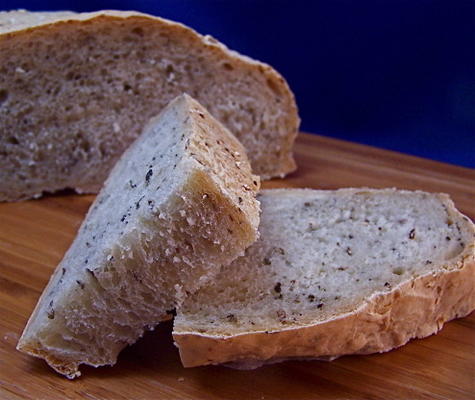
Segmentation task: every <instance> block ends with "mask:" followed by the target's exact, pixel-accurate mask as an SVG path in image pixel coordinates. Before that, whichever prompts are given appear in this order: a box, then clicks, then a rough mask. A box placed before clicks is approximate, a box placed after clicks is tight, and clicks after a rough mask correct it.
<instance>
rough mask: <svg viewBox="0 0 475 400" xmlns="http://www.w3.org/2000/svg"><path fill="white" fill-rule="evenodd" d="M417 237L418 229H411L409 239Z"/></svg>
mask: <svg viewBox="0 0 475 400" xmlns="http://www.w3.org/2000/svg"><path fill="white" fill-rule="evenodd" d="M415 237H416V230H415V229H411V231H410V232H409V239H414V238H415Z"/></svg>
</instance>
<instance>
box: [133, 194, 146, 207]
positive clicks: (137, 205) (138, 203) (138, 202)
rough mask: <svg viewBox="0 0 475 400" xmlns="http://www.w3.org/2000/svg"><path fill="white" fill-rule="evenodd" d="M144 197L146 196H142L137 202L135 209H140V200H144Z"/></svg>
mask: <svg viewBox="0 0 475 400" xmlns="http://www.w3.org/2000/svg"><path fill="white" fill-rule="evenodd" d="M144 197H145V195H144V196H142V197H141V198H140V199H139V200H138V201H137V202H136V203H135V209H136V210H138V209H139V208H140V202H141V201H142V199H143V198H144Z"/></svg>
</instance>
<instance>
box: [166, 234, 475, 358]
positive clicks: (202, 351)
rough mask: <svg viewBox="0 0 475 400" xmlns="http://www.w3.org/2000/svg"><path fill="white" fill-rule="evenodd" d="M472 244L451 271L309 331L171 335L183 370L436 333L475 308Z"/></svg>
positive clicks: (364, 347) (381, 347)
mask: <svg viewBox="0 0 475 400" xmlns="http://www.w3.org/2000/svg"><path fill="white" fill-rule="evenodd" d="M474 283H475V244H473V243H472V244H470V245H469V246H468V247H467V249H466V251H464V253H463V254H462V255H461V256H460V257H459V258H458V260H457V261H456V262H455V263H454V265H451V266H448V267H447V269H444V270H443V271H441V272H439V273H437V274H433V273H431V274H427V275H424V276H420V277H417V278H415V279H412V280H410V281H406V282H403V283H401V284H400V285H399V286H397V287H395V288H394V289H393V290H392V291H391V292H389V293H384V294H383V293H378V294H375V295H374V296H372V297H371V298H370V299H368V301H367V302H366V303H365V304H363V305H362V306H360V307H359V308H358V309H357V310H355V311H353V312H350V313H346V314H344V315H341V316H339V317H337V318H335V319H331V320H328V321H324V322H320V323H316V324H314V325H310V326H305V327H297V328H293V329H287V330H281V331H276V332H268V333H266V332H256V333H246V334H241V335H236V336H231V337H210V336H204V335H200V334H196V333H188V332H183V333H180V332H175V333H174V335H173V337H174V339H175V342H176V343H177V344H178V347H179V349H180V356H181V359H182V362H183V365H184V366H185V367H193V366H198V365H206V364H220V363H226V362H231V361H232V362H236V361H237V362H238V365H239V363H241V364H242V365H243V366H246V364H247V365H248V366H250V367H256V366H259V365H262V364H265V363H268V362H273V361H281V360H283V359H286V358H308V357H310V358H317V357H318V358H320V357H322V358H323V357H324V358H330V359H332V358H336V357H340V356H342V355H346V354H370V353H378V352H379V353H381V352H386V351H389V350H392V349H394V348H396V347H399V346H402V345H404V344H405V343H407V342H408V341H409V340H411V339H414V338H424V337H426V336H429V335H432V334H434V333H436V332H438V331H439V330H440V329H441V328H442V326H443V324H444V323H445V322H447V321H450V320H451V319H454V318H460V317H464V316H466V315H468V314H469V313H470V312H472V310H473V309H474V308H475V285H474Z"/></svg>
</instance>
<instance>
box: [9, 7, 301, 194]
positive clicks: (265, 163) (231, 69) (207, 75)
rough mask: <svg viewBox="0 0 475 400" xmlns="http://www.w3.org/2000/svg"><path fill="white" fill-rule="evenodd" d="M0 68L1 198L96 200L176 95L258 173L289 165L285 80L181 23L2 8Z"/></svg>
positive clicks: (294, 120) (291, 120)
mask: <svg viewBox="0 0 475 400" xmlns="http://www.w3.org/2000/svg"><path fill="white" fill-rule="evenodd" d="M0 71H1V73H0V201H8V200H10V201H11V200H21V199H27V198H31V197H38V196H41V194H42V193H43V192H45V191H46V192H54V191H57V190H60V189H64V188H73V189H75V190H76V191H77V192H79V193H83V192H87V193H96V192H97V191H98V190H99V189H100V188H101V185H102V183H103V181H104V179H105V178H106V177H107V175H108V173H109V171H110V169H111V168H112V166H113V165H114V163H115V162H116V161H117V159H118V158H119V156H120V155H121V153H122V152H123V151H124V150H125V149H126V148H127V147H128V146H129V145H130V143H131V142H132V141H133V140H134V139H135V138H136V137H137V136H138V135H139V133H140V132H141V131H142V129H143V128H144V125H145V123H146V122H147V121H148V120H149V119H150V118H151V117H153V116H154V115H156V114H157V113H158V112H159V111H160V110H161V109H162V108H163V107H164V106H165V105H166V104H167V103H168V102H169V101H171V100H172V99H173V98H174V97H176V96H177V95H179V94H181V93H183V92H186V93H189V94H190V95H192V96H193V97H194V98H196V99H197V100H198V101H199V102H200V103H201V104H203V105H204V106H205V107H206V108H207V109H208V110H209V112H210V113H211V114H212V115H213V116H214V117H215V118H217V119H218V120H219V121H221V122H222V123H223V124H224V125H225V126H226V127H227V128H228V129H230V130H231V132H232V133H233V134H234V135H236V137H237V138H238V139H239V140H240V141H241V142H242V143H243V145H244V147H245V148H246V149H247V151H248V156H249V159H250V161H251V164H252V168H253V170H254V172H255V173H257V174H259V175H261V176H263V177H264V178H269V177H275V176H284V175H285V174H287V173H289V172H290V171H293V170H294V169H295V162H294V160H293V157H292V146H293V142H294V139H295V136H296V134H297V130H298V126H299V117H298V114H297V108H296V104H295V100H294V96H293V94H292V92H291V91H290V89H289V87H288V85H287V83H286V82H285V80H284V79H283V78H282V76H280V75H279V74H278V73H277V72H276V71H275V70H274V69H272V68H271V67H270V66H268V65H266V64H263V63H260V62H258V61H255V60H252V59H250V58H248V57H245V56H241V55H239V54H238V53H236V52H234V51H231V50H229V49H227V48H226V47H225V46H224V45H223V44H221V43H219V42H218V41H216V40H215V39H213V38H211V37H210V36H202V35H200V34H198V33H196V32H195V31H193V30H192V29H190V28H188V27H186V26H184V25H181V24H179V23H175V22H171V21H168V20H164V19H161V18H156V17H153V16H150V15H146V14H141V13H137V12H122V11H99V12H94V13H84V14H75V13H70V12H54V13H30V12H25V11H12V12H0ZM216 99H219V101H216Z"/></svg>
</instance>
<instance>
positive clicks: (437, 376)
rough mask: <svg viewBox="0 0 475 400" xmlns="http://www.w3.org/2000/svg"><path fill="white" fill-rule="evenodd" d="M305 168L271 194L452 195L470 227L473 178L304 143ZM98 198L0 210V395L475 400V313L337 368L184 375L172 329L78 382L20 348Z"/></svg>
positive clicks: (401, 159) (342, 145) (345, 146)
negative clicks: (283, 190)
mask: <svg viewBox="0 0 475 400" xmlns="http://www.w3.org/2000/svg"><path fill="white" fill-rule="evenodd" d="M296 158H297V162H298V165H299V170H298V171H297V172H296V173H294V174H292V175H291V176H289V177H288V178H286V179H285V180H274V181H271V182H266V183H265V185H264V186H265V187H312V188H323V189H335V188H338V187H345V186H353V187H361V186H368V187H388V186H389V187H398V188H407V189H422V190H426V191H432V192H446V193H449V194H450V195H451V197H452V198H453V200H454V201H455V203H456V205H457V207H458V208H459V209H460V210H461V211H462V212H464V213H465V214H466V215H468V216H469V217H471V218H472V219H475V201H474V200H475V171H474V170H471V169H467V168H460V167H456V166H451V165H447V164H442V163H438V162H434V161H429V160H424V159H420V158H416V157H411V156H407V155H403V154H398V153H394V152H389V151H384V150H380V149H375V148H371V147H367V146H363V145H358V144H354V143H348V142H343V141H339V140H335V139H329V138H324V137H321V136H316V135H306V134H302V135H300V137H299V139H298V142H297V145H296ZM92 200H93V196H78V195H74V194H67V193H62V194H60V195H56V196H49V197H45V198H43V199H41V200H34V201H27V202H22V203H10V204H0V397H1V398H3V399H48V400H55V399H118V400H120V399H159V398H167V399H170V398H177V399H201V398H203V399H234V398H236V399H244V398H245V399H310V398H312V399H343V398H344V399H362V398H364V399H383V398H384V399H386V398H391V399H409V398H410V399H464V400H465V399H470V398H475V313H472V314H471V315H470V316H469V317H467V318H464V319H460V320H456V321H453V322H450V323H448V324H447V325H446V326H445V327H444V328H443V330H442V331H441V332H440V333H439V334H438V335H435V336H432V337H429V338H426V339H423V340H416V341H412V342H411V343H409V344H408V345H406V346H404V347H402V348H400V349H397V350H394V351H391V352H389V353H386V354H377V355H371V356H348V357H343V358H341V359H339V360H336V361H334V362H331V363H327V362H319V361H305V362H304V361H301V362H297V361H294V362H286V363H282V364H275V365H269V366H264V367H262V368H260V369H258V370H255V371H236V370H232V369H228V368H225V367H200V368H193V369H184V368H182V367H181V364H180V361H179V357H178V352H177V350H176V348H175V347H174V346H173V343H172V339H171V323H164V324H162V325H160V326H159V327H158V328H157V330H156V331H154V332H150V333H147V334H146V335H145V337H144V338H143V339H142V340H140V341H139V342H138V343H137V344H136V345H134V346H131V347H129V348H127V349H126V350H124V352H123V353H122V354H121V356H120V359H119V362H118V363H117V365H116V366H115V367H114V368H109V367H103V368H98V369H94V368H88V367H85V368H82V372H83V377H81V378H80V379H78V380H76V381H68V380H67V379H65V378H63V377H61V376H59V375H56V374H55V373H54V372H53V371H52V370H50V369H49V368H48V367H47V366H46V364H45V363H44V362H43V361H41V360H37V359H33V358H31V357H28V356H26V355H23V354H21V353H19V352H18V351H16V350H15V346H16V342H17V340H18V338H19V335H20V334H21V332H22V329H23V327H24V325H25V323H26V321H27V319H28V317H29V315H30V313H31V311H32V310H33V307H34V306H35V304H36V301H37V299H38V297H39V295H40V293H41V291H42V289H43V287H44V286H45V284H46V282H47V281H48V278H49V276H50V274H51V272H52V271H53V269H54V267H55V266H56V264H57V263H58V262H59V261H60V259H61V257H62V256H63V254H64V252H65V251H66V249H67V248H68V246H69V245H70V243H71V242H72V240H73V238H74V235H75V232H76V230H77V228H78V227H79V225H80V223H81V220H82V218H83V216H84V214H85V213H86V211H87V209H88V207H89V205H90V204H91V202H92Z"/></svg>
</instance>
